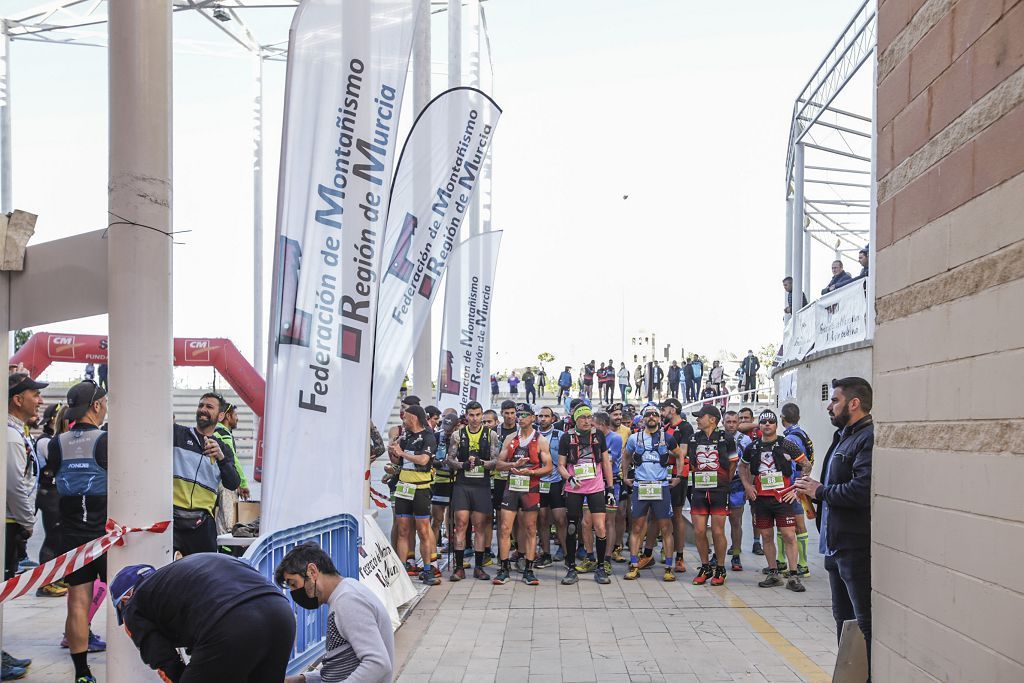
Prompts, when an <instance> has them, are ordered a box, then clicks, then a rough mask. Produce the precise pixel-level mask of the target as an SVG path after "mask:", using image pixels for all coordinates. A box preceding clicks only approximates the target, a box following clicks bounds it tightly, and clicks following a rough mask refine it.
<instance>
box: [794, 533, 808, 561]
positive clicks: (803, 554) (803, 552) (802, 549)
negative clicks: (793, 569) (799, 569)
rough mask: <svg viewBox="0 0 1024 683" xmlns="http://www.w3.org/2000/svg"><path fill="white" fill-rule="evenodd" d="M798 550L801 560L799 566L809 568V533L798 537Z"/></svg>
mask: <svg viewBox="0 0 1024 683" xmlns="http://www.w3.org/2000/svg"><path fill="white" fill-rule="evenodd" d="M796 550H797V554H798V555H799V558H800V559H798V560H797V564H799V565H801V566H804V567H806V566H807V533H806V532H805V533H802V534H797V535H796Z"/></svg>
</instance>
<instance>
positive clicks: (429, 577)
mask: <svg viewBox="0 0 1024 683" xmlns="http://www.w3.org/2000/svg"><path fill="white" fill-rule="evenodd" d="M420 581H422V582H423V583H425V584H426V585H428V586H436V585H438V584H440V583H441V579H440V578H438V576H437V575H435V574H434V571H433V569H429V568H428V569H424V570H423V571H421V572H420Z"/></svg>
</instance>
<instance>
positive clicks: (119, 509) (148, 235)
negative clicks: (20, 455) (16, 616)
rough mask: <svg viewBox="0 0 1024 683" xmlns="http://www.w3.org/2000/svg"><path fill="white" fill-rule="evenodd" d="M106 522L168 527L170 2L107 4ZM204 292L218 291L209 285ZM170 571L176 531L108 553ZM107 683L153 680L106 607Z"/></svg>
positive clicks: (117, 0) (112, 561) (116, 561)
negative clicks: (163, 523) (108, 380)
mask: <svg viewBox="0 0 1024 683" xmlns="http://www.w3.org/2000/svg"><path fill="white" fill-rule="evenodd" d="M108 16H109V21H108V31H109V43H108V44H109V49H108V53H109V66H108V69H109V72H108V74H109V105H110V123H109V125H110V158H109V175H110V178H109V187H110V196H109V206H110V211H111V213H112V214H115V215H116V216H117V217H120V218H115V219H114V220H124V221H129V222H133V223H138V224H139V225H145V226H148V227H145V228H144V227H137V226H134V225H115V226H113V227H111V229H110V231H109V232H108V234H107V241H108V250H109V252H108V253H109V258H110V273H109V276H108V277H109V281H108V300H109V308H110V375H111V377H112V378H113V382H112V390H111V393H110V398H109V406H110V420H111V422H110V437H109V439H110V441H109V448H110V467H109V470H108V491H109V499H108V500H109V509H108V513H109V515H110V517H111V518H112V519H114V520H116V521H117V522H119V523H121V524H125V525H130V526H143V525H148V524H151V523H153V522H158V521H162V520H169V519H171V483H172V478H171V476H172V470H171V420H172V417H171V412H172V404H171V390H172V382H171V380H172V374H173V368H172V362H173V334H172V329H171V310H172V308H171V293H172V289H171V236H170V234H169V233H170V232H171V230H172V220H171V104H172V99H171V62H172V59H171V1H170V0H148V1H147V2H137V1H136V0H109V2H108ZM211 282H214V281H213V280H211ZM170 561H171V531H170V530H168V531H167V532H166V533H164V534H150V533H141V534H134V535H132V537H131V538H130V539H128V541H127V543H126V544H125V545H124V546H122V547H116V546H115V547H114V548H112V549H111V550H110V554H109V559H108V564H109V572H110V573H109V577H110V579H111V580H113V577H114V576H115V575H116V573H117V571H118V570H119V569H121V568H122V567H124V566H125V565H129V564H136V563H147V564H152V565H154V566H158V567H159V566H162V565H165V564H167V563H169V562H170ZM107 605H108V611H107V640H108V643H109V648H110V649H109V653H108V655H107V678H106V680H108V681H110V683H137V682H138V681H149V680H154V675H153V672H152V671H151V670H150V669H149V667H147V666H146V665H144V664H143V663H142V660H141V659H140V658H139V654H138V651H137V650H136V649H135V646H134V645H133V644H132V642H131V641H130V640H129V639H128V637H127V635H126V634H125V633H124V631H123V630H122V629H121V628H119V627H118V626H117V621H116V620H115V619H114V614H113V609H112V608H111V607H110V602H109V601H108V602H107Z"/></svg>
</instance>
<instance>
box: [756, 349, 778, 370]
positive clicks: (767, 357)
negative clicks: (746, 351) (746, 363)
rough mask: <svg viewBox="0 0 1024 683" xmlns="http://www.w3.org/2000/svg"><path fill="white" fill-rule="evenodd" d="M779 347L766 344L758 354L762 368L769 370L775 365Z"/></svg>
mask: <svg viewBox="0 0 1024 683" xmlns="http://www.w3.org/2000/svg"><path fill="white" fill-rule="evenodd" d="M777 352H778V347H777V346H776V345H775V344H765V345H764V346H762V347H761V348H760V350H759V351H758V352H757V359H758V360H759V361H761V368H762V369H764V370H768V369H770V368H772V367H773V366H774V365H775V355H776V353H777Z"/></svg>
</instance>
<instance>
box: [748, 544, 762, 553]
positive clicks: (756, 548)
mask: <svg viewBox="0 0 1024 683" xmlns="http://www.w3.org/2000/svg"><path fill="white" fill-rule="evenodd" d="M750 552H752V553H754V554H755V555H764V548H762V547H761V541H754V547H753V548H751V549H750Z"/></svg>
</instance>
